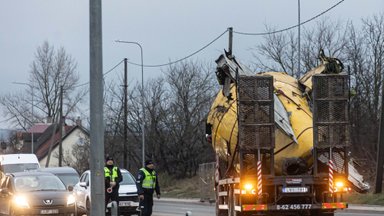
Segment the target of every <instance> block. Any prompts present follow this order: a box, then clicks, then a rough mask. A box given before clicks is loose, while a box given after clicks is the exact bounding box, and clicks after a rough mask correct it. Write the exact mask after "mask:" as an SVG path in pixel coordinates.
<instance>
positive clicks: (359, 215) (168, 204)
mask: <svg viewBox="0 0 384 216" xmlns="http://www.w3.org/2000/svg"><path fill="white" fill-rule="evenodd" d="M357 208H358V207H354V208H353V209H348V210H343V211H338V212H337V213H336V214H335V215H337V216H383V215H384V210H383V211H378V210H377V209H376V210H370V209H374V208H363V210H357ZM187 212H190V213H192V214H190V216H215V204H214V203H212V204H209V203H200V202H198V201H189V202H188V201H186V202H180V201H173V200H163V201H160V200H159V201H157V200H155V204H154V209H153V214H152V216H185V215H186V213H187Z"/></svg>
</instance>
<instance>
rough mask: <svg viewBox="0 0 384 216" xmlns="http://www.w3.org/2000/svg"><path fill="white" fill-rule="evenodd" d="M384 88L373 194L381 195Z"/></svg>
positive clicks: (383, 144) (383, 158)
mask: <svg viewBox="0 0 384 216" xmlns="http://www.w3.org/2000/svg"><path fill="white" fill-rule="evenodd" d="M383 99H384V88H383V86H382V88H381V116H380V128H379V142H378V145H377V150H378V151H377V161H376V181H375V193H381V192H382V187H383V163H384V161H383V160H384V100H383Z"/></svg>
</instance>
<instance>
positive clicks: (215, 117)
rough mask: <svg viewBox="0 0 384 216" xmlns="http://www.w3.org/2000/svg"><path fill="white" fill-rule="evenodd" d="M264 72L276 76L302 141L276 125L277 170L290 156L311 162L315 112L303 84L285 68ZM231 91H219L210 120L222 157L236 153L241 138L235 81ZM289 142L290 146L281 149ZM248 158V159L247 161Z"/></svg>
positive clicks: (280, 95)
mask: <svg viewBox="0 0 384 216" xmlns="http://www.w3.org/2000/svg"><path fill="white" fill-rule="evenodd" d="M261 75H270V76H273V79H274V89H275V93H276V95H277V96H278V98H279V100H280V101H281V102H282V104H283V105H284V107H285V109H286V111H287V112H288V113H289V115H290V122H291V126H292V128H293V131H294V134H295V136H296V138H297V141H298V143H293V142H294V141H293V139H292V138H291V137H289V136H288V135H286V133H284V132H283V131H282V130H281V129H280V128H278V127H276V131H275V132H276V133H275V152H276V153H277V154H276V155H275V173H276V174H281V171H282V163H283V160H284V159H285V158H287V157H298V158H303V159H304V160H307V162H308V163H309V164H308V165H310V163H311V162H312V161H311V160H312V157H310V155H311V149H312V147H313V130H312V112H311V110H310V108H309V104H308V102H307V99H306V98H305V96H303V95H304V94H303V92H302V91H301V90H300V88H299V83H298V81H297V80H296V79H295V78H293V77H291V76H289V75H288V74H286V73H283V72H266V73H263V74H261ZM230 92H231V97H230V99H228V98H227V97H225V96H224V94H223V92H222V91H220V92H219V93H218V95H217V97H216V99H215V101H214V103H213V105H212V107H211V110H210V112H209V114H208V121H207V122H208V123H209V124H211V125H212V145H213V147H214V149H215V151H216V153H218V154H219V156H220V158H222V159H224V160H231V159H232V157H236V156H235V155H234V152H235V148H236V145H237V138H238V124H237V94H236V85H235V84H231V88H230ZM291 143H292V144H291ZM289 144H291V145H289ZM287 145H289V146H288V147H286V148H285V149H284V150H281V151H279V150H280V149H282V148H284V147H285V146H287ZM277 151H278V152H277ZM245 162H246V163H247V161H245ZM250 163H251V162H250ZM234 165H235V166H236V167H238V158H235V160H234Z"/></svg>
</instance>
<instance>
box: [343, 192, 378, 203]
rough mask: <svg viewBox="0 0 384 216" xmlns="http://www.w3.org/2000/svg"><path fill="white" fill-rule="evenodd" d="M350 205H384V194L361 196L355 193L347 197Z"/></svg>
mask: <svg viewBox="0 0 384 216" xmlns="http://www.w3.org/2000/svg"><path fill="white" fill-rule="evenodd" d="M347 201H348V203H351V204H366V205H384V194H372V193H366V194H360V193H356V192H353V193H351V194H349V195H348V197H347Z"/></svg>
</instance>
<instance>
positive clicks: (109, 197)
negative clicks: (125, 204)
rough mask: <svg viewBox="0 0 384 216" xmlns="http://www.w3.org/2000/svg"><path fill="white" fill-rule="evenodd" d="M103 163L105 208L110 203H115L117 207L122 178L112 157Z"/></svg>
mask: <svg viewBox="0 0 384 216" xmlns="http://www.w3.org/2000/svg"><path fill="white" fill-rule="evenodd" d="M105 163H106V164H105V167H104V177H105V207H107V204H108V203H109V202H110V201H111V202H112V201H116V204H117V206H119V187H120V182H121V181H122V180H123V176H122V175H121V171H120V169H119V167H117V166H115V165H114V161H113V158H112V157H107V158H106V162H105Z"/></svg>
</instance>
